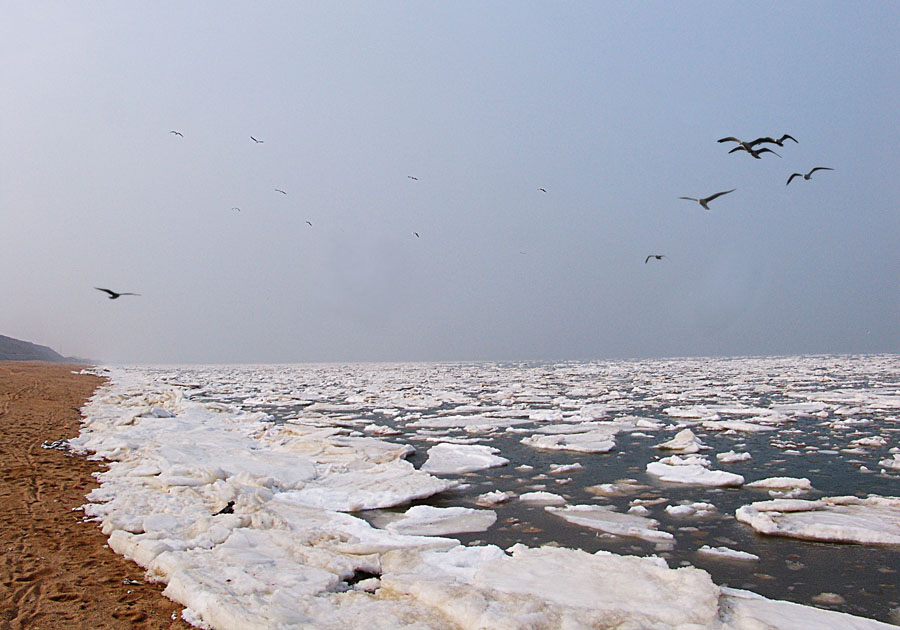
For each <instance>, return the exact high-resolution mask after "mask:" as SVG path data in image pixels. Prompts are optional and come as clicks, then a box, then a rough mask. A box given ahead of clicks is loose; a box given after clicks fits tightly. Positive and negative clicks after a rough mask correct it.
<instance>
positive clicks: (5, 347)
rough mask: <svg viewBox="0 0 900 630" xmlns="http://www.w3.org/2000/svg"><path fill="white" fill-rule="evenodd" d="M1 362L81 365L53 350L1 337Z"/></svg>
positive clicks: (79, 361)
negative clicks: (49, 362) (48, 362)
mask: <svg viewBox="0 0 900 630" xmlns="http://www.w3.org/2000/svg"><path fill="white" fill-rule="evenodd" d="M0 361H53V362H54V363H66V362H67V363H81V362H83V361H81V360H79V359H76V358H74V357H64V356H62V355H61V354H59V353H58V352H56V351H55V350H53V349H52V348H48V347H47V346H39V345H38V344H36V343H31V342H30V341H21V340H19V339H13V338H12V337H6V336H4V335H0Z"/></svg>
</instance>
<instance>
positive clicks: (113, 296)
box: [94, 287, 140, 300]
mask: <svg viewBox="0 0 900 630" xmlns="http://www.w3.org/2000/svg"><path fill="white" fill-rule="evenodd" d="M94 288H95V289H97V290H98V291H103V292H104V293H109V299H110V300H115V299H117V298H120V297H122V296H123V295H140V293H116V292H115V291H110V290H109V289H101V288H100V287H94Z"/></svg>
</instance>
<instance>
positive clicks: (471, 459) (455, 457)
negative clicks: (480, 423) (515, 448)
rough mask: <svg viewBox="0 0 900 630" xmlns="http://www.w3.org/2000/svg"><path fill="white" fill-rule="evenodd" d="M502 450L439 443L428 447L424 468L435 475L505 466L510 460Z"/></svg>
mask: <svg viewBox="0 0 900 630" xmlns="http://www.w3.org/2000/svg"><path fill="white" fill-rule="evenodd" d="M499 452H500V451H499V450H498V449H496V448H493V447H492V446H483V445H479V444H444V443H442V444H437V445H435V446H432V447H431V448H430V449H428V460H427V461H426V462H425V463H424V464H423V465H422V470H423V471H425V472H427V473H433V474H435V475H461V474H463V473H467V472H473V471H476V470H484V469H486V468H494V467H496V466H505V465H506V464H508V463H509V460H508V459H506V458H505V457H499V456H497V453H499Z"/></svg>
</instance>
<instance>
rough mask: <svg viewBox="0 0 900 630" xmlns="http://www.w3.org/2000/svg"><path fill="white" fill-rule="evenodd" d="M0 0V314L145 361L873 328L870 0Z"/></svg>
mask: <svg viewBox="0 0 900 630" xmlns="http://www.w3.org/2000/svg"><path fill="white" fill-rule="evenodd" d="M0 12H2V19H0V50H2V55H3V57H2V59H3V63H2V64H0V77H2V84H3V90H2V91H0V104H2V119H0V146H2V149H0V156H2V157H0V160H2V161H0V296H2V298H0V334H6V335H10V336H13V337H18V338H21V339H26V340H29V341H34V342H36V343H41V344H46V345H50V346H52V347H54V348H55V349H57V350H59V351H61V352H63V353H64V354H69V355H79V356H85V357H90V358H97V359H102V360H107V361H123V362H154V363H159V362H163V363H173V362H289V361H350V360H445V359H563V358H623V357H648V356H676V355H746V354H792V353H820V352H900V245H898V242H900V238H898V237H900V203H898V202H900V176H898V173H900V168H898V167H900V157H898V156H900V152H898V150H897V147H898V145H900V125H898V102H900V45H898V43H900V39H898V33H900V3H897V2H893V1H892V2H824V1H823V2H795V3H786V2H780V1H779V2H769V3H766V2H754V3H737V2H679V3H670V2H641V3H626V2H618V3H612V2H597V3H564V2H536V3H525V2H519V1H516V2H487V3H485V2H441V3H439V2H428V3H425V2H376V3H372V2H358V3H357V2H342V3H331V2H327V3H326V2H307V3H288V2H284V3H252V4H248V3H236V2H202V3H201V2H197V3H180V2H157V3H138V2H115V3H96V2H95V3H68V2H57V3H35V2H27V3H25V2H23V3H13V2H7V3H3V5H2V9H0ZM171 130H178V131H180V132H181V133H183V134H184V137H183V138H181V137H177V136H175V135H173V134H170V133H169V132H170V131H171ZM783 133H789V134H791V135H792V136H793V137H795V138H796V139H797V140H798V141H799V144H794V143H791V142H790V140H788V141H787V142H786V143H785V146H784V147H781V148H779V147H777V146H773V147H772V148H773V149H774V150H775V151H777V152H778V153H779V154H780V155H781V156H782V157H781V158H780V159H779V158H778V157H775V156H773V155H769V154H766V155H763V158H762V159H761V160H754V159H753V158H752V157H751V156H749V155H748V154H746V153H743V152H741V153H736V154H732V155H729V154H728V150H729V148H730V147H731V144H718V143H717V142H716V140H717V139H718V138H721V137H723V136H731V135H734V136H737V137H739V138H744V139H753V138H756V137H759V136H767V135H774V136H776V137H780V136H781V134H783ZM251 135H252V136H255V137H256V138H258V139H260V140H263V141H264V142H263V143H261V144H256V143H254V142H253V141H252V140H251V139H250V136H251ZM815 166H828V167H831V168H834V171H819V172H817V173H815V174H814V175H813V176H812V179H810V180H809V181H804V180H802V179H795V180H794V181H793V182H792V183H791V184H790V186H785V182H786V181H787V178H788V176H789V175H790V174H791V173H793V172H804V173H805V172H807V171H809V170H810V169H811V168H813V167H815ZM410 175H412V176H415V177H417V178H418V180H413V179H410V178H409V177H408V176H410ZM276 188H280V189H283V190H285V191H286V192H287V194H286V195H283V194H281V193H278V192H275V189H276ZM538 188H545V189H546V190H547V192H546V193H543V192H541V191H539V190H538ZM731 188H736V189H737V190H736V191H735V192H734V193H732V194H730V195H727V196H724V197H721V198H719V199H717V200H715V201H714V202H712V203H711V206H710V207H711V208H712V210H711V211H710V212H707V211H704V210H703V209H702V208H701V207H700V206H699V205H698V204H696V203H694V202H689V201H684V200H680V199H679V198H678V197H680V196H690V197H704V196H708V195H710V194H712V193H715V192H718V191H722V190H728V189H731ZM234 206H237V207H240V208H241V210H240V212H238V211H235V210H232V207H234ZM306 221H310V222H311V223H312V227H310V226H309V225H308V224H307V223H306ZM413 232H418V234H419V236H420V238H417V237H416V236H414V235H413ZM651 253H661V254H665V255H666V258H664V259H662V260H661V261H656V260H651V261H650V263H649V264H644V258H645V256H646V255H647V254H651ZM95 286H99V287H109V288H112V289H115V290H118V291H134V292H137V293H140V294H141V296H140V297H123V298H121V299H119V300H116V301H110V300H108V299H107V298H106V297H104V295H103V294H101V293H100V292H98V291H95V290H94V288H93V287H95Z"/></svg>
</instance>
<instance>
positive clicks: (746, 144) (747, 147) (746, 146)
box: [716, 136, 760, 153]
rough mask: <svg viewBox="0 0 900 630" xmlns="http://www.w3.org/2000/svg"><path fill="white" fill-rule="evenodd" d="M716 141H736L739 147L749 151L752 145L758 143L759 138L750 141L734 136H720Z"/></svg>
mask: <svg viewBox="0 0 900 630" xmlns="http://www.w3.org/2000/svg"><path fill="white" fill-rule="evenodd" d="M716 142H737V143H738V146H739V147H741V148H742V149H743V150H744V151H750V150H751V149H753V147H755V146H756V145H757V144H759V143H760V139H759V138H757V139H756V140H753V141H751V142H744V141H743V140H739V139H738V138H735V137H734V136H728V137H727V138H720V139H719V140H716ZM729 153H730V151H729Z"/></svg>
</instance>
